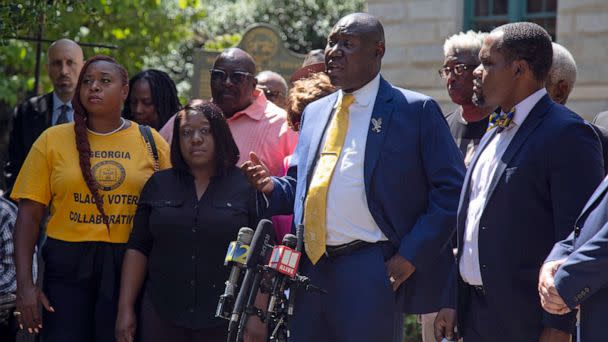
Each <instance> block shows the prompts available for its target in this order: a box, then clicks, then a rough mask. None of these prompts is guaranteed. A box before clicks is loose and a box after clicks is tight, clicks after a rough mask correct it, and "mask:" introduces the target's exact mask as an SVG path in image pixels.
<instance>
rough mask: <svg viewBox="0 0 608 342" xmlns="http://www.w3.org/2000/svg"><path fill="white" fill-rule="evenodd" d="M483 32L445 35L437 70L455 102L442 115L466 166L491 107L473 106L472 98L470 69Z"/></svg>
mask: <svg viewBox="0 0 608 342" xmlns="http://www.w3.org/2000/svg"><path fill="white" fill-rule="evenodd" d="M485 36H487V33H481V32H479V33H478V32H473V31H468V32H466V33H464V32H460V33H457V34H455V35H453V36H451V37H450V38H448V39H446V41H445V43H444V44H443V54H444V58H445V59H444V62H443V67H442V68H441V69H439V70H438V72H439V76H440V77H441V78H442V79H443V80H444V81H445V85H446V88H447V90H448V94H449V95H450V99H452V102H454V103H455V104H457V105H458V108H456V109H455V110H454V111H453V112H451V113H449V114H447V115H446V117H445V118H446V120H447V121H448V125H449V126H450V131H451V132H452V136H453V137H454V140H456V145H458V147H459V148H460V151H461V152H462V155H463V156H464V163H465V165H466V166H468V165H469V162H470V161H471V158H472V157H473V154H474V153H475V148H476V147H477V145H479V141H480V140H481V137H483V135H484V133H485V132H486V131H487V130H488V116H489V114H490V113H491V112H492V111H493V110H494V108H491V107H477V106H475V105H474V104H473V100H472V97H473V70H475V68H476V67H477V66H478V65H479V50H480V49H481V44H482V42H483V38H484V37H485Z"/></svg>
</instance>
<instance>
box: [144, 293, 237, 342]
mask: <svg viewBox="0 0 608 342" xmlns="http://www.w3.org/2000/svg"><path fill="white" fill-rule="evenodd" d="M138 330H139V331H138V335H139V336H140V337H141V340H140V342H167V341H170V342H225V341H226V338H227V335H228V334H227V331H228V327H227V325H226V324H222V325H220V326H218V327H213V328H205V329H199V330H192V329H188V328H184V327H178V326H176V325H173V324H171V322H167V321H166V320H164V319H163V318H161V317H160V316H159V315H158V312H157V311H156V309H155V308H154V305H153V304H152V301H151V300H150V297H149V296H148V295H147V294H144V296H143V299H142V304H141V313H140V318H139V327H138Z"/></svg>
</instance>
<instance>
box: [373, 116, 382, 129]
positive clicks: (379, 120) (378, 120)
mask: <svg viewBox="0 0 608 342" xmlns="http://www.w3.org/2000/svg"><path fill="white" fill-rule="evenodd" d="M372 125H373V127H372V131H373V132H375V133H380V132H381V131H382V118H372Z"/></svg>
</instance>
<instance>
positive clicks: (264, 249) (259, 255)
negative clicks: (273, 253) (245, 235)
mask: <svg viewBox="0 0 608 342" xmlns="http://www.w3.org/2000/svg"><path fill="white" fill-rule="evenodd" d="M273 236H274V227H273V226H272V222H271V221H269V220H266V219H264V220H261V221H260V223H258V227H257V228H256V229H255V233H254V234H253V240H252V241H251V245H250V247H249V253H248V254H247V261H246V262H245V264H246V266H247V268H251V267H255V266H256V265H260V264H261V263H263V262H265V259H266V257H267V256H268V252H269V249H271V248H272V245H271V242H272V238H273Z"/></svg>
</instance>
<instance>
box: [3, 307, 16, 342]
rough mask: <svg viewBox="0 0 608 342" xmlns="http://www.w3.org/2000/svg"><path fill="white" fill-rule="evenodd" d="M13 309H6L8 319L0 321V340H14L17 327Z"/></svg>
mask: <svg viewBox="0 0 608 342" xmlns="http://www.w3.org/2000/svg"><path fill="white" fill-rule="evenodd" d="M13 311H14V309H10V310H8V313H7V314H6V315H8V320H7V321H5V322H1V323H0V341H2V342H15V336H16V335H17V327H16V323H15V317H14V316H13Z"/></svg>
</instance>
